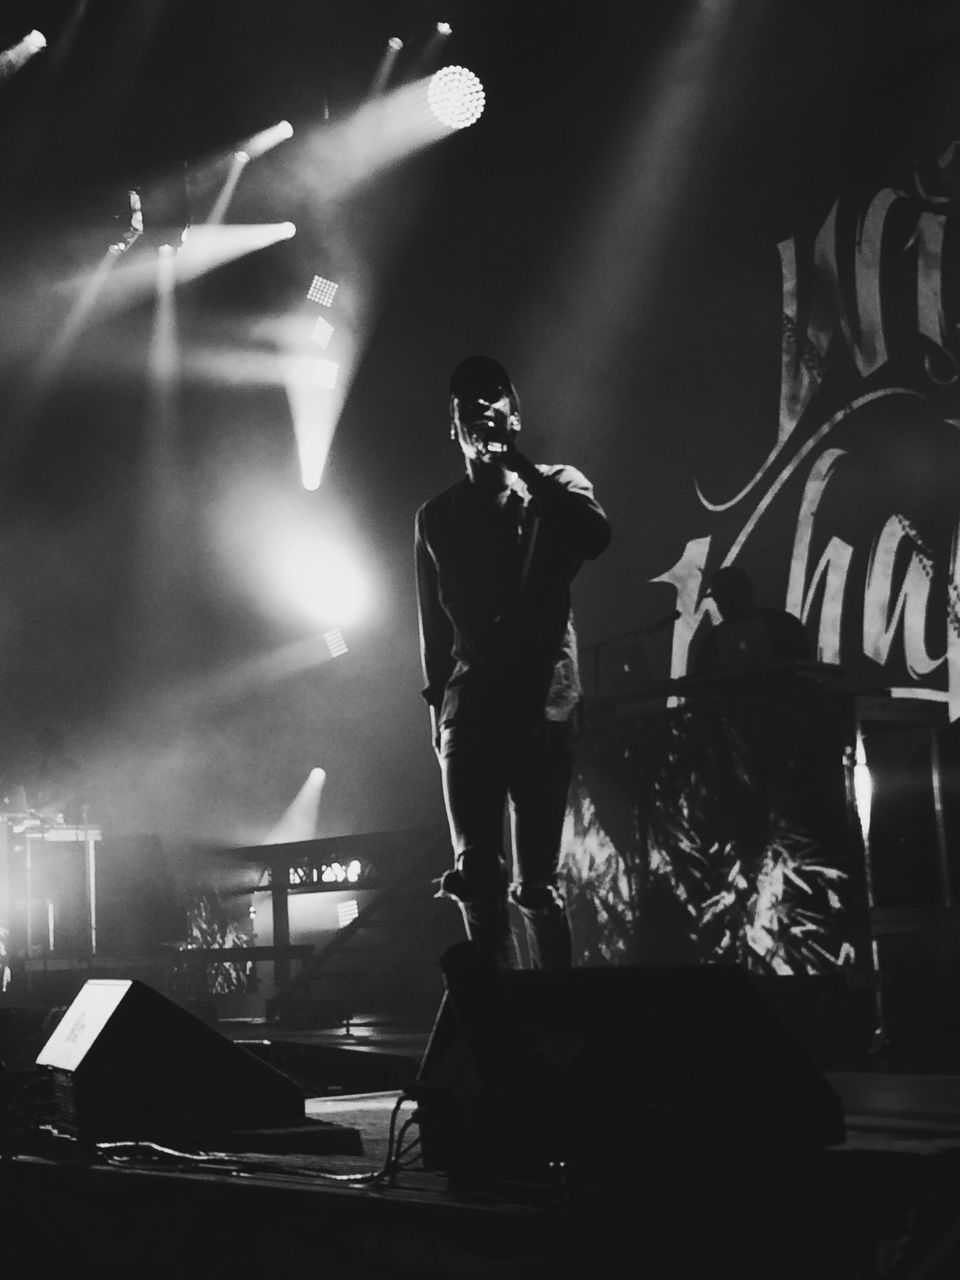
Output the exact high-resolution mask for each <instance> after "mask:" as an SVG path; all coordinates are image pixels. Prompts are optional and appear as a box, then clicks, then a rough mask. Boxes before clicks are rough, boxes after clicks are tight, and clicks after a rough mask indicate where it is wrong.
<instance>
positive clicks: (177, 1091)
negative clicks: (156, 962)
mask: <svg viewBox="0 0 960 1280" xmlns="http://www.w3.org/2000/svg"><path fill="white" fill-rule="evenodd" d="M36 1065H37V1067H39V1068H42V1069H44V1070H46V1071H49V1072H50V1073H51V1075H52V1077H53V1092H54V1098H53V1111H54V1116H53V1120H52V1127H53V1128H54V1129H56V1130H57V1131H58V1132H62V1133H64V1134H66V1135H68V1136H70V1137H73V1138H76V1139H78V1140H80V1141H83V1142H91V1143H95V1142H108V1141H127V1140H163V1139H168V1140H169V1139H171V1138H177V1137H179V1138H188V1137H191V1136H193V1135H200V1136H202V1135H211V1134H216V1133H236V1132H239V1131H243V1130H254V1129H265V1128H278V1127H282V1126H288V1125H302V1124H303V1123H304V1118H305V1104H306V1098H305V1094H304V1091H303V1090H302V1089H301V1087H300V1086H299V1085H298V1084H297V1083H296V1082H295V1081H293V1080H291V1079H290V1078H289V1077H287V1076H285V1075H284V1074H283V1073H282V1072H280V1071H277V1070H276V1068H274V1067H272V1066H271V1065H270V1064H269V1063H267V1062H264V1061H262V1060H261V1059H260V1058H258V1057H256V1055H255V1054H253V1053H251V1052H250V1051H249V1050H248V1049H245V1048H244V1047H243V1046H242V1045H236V1044H234V1043H233V1042H232V1041H230V1040H228V1039H227V1038H226V1037H225V1036H223V1035H221V1033H220V1032H219V1031H217V1030H216V1029H215V1028H213V1027H210V1026H208V1025H207V1024H206V1023H204V1022H201V1021H200V1020H199V1019H197V1018H195V1017H194V1016H193V1015H192V1014H190V1013H188V1012H187V1011H186V1010H185V1009H181V1008H180V1006H179V1005H177V1004H174V1003H173V1002H172V1001H170V1000H168V999H166V997H164V996H162V995H160V994H159V993H158V992H156V991H154V990H153V989H152V988H151V987H148V986H147V985H145V984H144V983H142V982H139V981H136V980H132V979H131V980H128V979H112V978H111V979H91V980H90V981H88V982H86V983H85V984H84V986H83V988H82V989H81V990H80V992H79V993H78V994H77V996H76V998H75V999H74V1001H73V1003H72V1004H71V1005H70V1006H69V1008H68V1009H67V1010H66V1012H65V1013H64V1015H63V1017H62V1018H61V1019H60V1021H59V1022H58V1023H57V1025H56V1027H55V1028H54V1030H53V1033H52V1034H51V1035H50V1037H49V1039H48V1040H47V1042H46V1044H45V1045H44V1046H43V1048H42V1049H41V1050H40V1053H39V1054H38V1056H37V1059H36Z"/></svg>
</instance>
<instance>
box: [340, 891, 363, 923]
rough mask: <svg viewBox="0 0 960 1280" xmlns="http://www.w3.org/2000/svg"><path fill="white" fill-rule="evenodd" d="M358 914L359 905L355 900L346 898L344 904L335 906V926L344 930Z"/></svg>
mask: <svg viewBox="0 0 960 1280" xmlns="http://www.w3.org/2000/svg"><path fill="white" fill-rule="evenodd" d="M359 914H360V904H359V903H358V902H357V900H356V898H348V899H347V901H346V902H341V903H338V904H337V924H338V926H339V927H340V928H341V929H345V928H346V927H347V925H348V924H351V923H352V922H353V921H354V920H356V918H357V916H358V915H359Z"/></svg>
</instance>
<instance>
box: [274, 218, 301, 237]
mask: <svg viewBox="0 0 960 1280" xmlns="http://www.w3.org/2000/svg"><path fill="white" fill-rule="evenodd" d="M277 231H278V232H279V235H280V239H281V240H292V239H293V237H294V236H295V235H296V234H297V227H296V223H293V222H281V223H280V225H279V226H278V227H277Z"/></svg>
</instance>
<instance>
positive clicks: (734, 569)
mask: <svg viewBox="0 0 960 1280" xmlns="http://www.w3.org/2000/svg"><path fill="white" fill-rule="evenodd" d="M704 594H705V595H707V596H710V597H711V598H712V599H713V602H714V604H715V605H716V606H717V608H718V609H719V610H720V614H721V617H723V618H724V619H725V620H726V621H729V620H730V619H731V618H739V617H742V616H743V614H745V613H749V612H750V610H751V609H752V608H753V607H754V600H753V582H752V581H751V578H750V575H749V574H748V573H747V572H746V570H745V569H741V568H740V566H739V565H735V564H727V565H722V566H721V567H720V568H719V569H717V571H716V572H715V573H714V575H713V577H712V578H711V579H710V585H709V587H708V588H707V590H706V591H705V592H704Z"/></svg>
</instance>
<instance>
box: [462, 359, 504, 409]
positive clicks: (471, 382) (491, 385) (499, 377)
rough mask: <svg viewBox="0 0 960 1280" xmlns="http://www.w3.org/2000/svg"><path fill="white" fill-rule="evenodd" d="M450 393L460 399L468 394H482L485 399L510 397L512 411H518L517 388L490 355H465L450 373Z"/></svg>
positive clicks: (500, 365) (501, 366)
mask: <svg viewBox="0 0 960 1280" xmlns="http://www.w3.org/2000/svg"><path fill="white" fill-rule="evenodd" d="M450 395H451V397H453V398H455V399H458V400H461V399H465V398H467V397H468V396H482V397H483V398H484V399H485V400H491V401H493V400H499V399H500V397H501V396H503V395H507V396H509V397H510V406H511V409H512V410H513V412H514V413H516V412H518V411H519V408H520V402H519V398H518V396H517V389H516V387H515V386H514V385H513V381H512V379H511V377H510V375H509V373H507V371H506V369H505V368H504V367H503V365H502V364H501V363H500V362H499V360H494V359H493V357H492V356H467V357H466V358H465V359H464V360H461V361H460V363H459V364H458V365H457V367H456V368H455V369H454V371H453V373H452V374H451V375H450Z"/></svg>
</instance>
